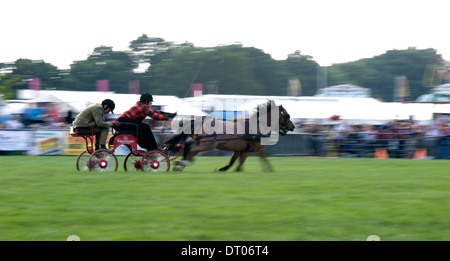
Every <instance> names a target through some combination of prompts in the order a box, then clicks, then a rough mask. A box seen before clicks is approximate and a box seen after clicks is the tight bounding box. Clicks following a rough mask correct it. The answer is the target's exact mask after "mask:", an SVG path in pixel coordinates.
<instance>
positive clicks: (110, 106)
mask: <svg viewBox="0 0 450 261" xmlns="http://www.w3.org/2000/svg"><path fill="white" fill-rule="evenodd" d="M105 105H108V108H110V109H111V113H112V114H114V112H113V110H114V108H116V104H115V103H114V102H113V101H112V100H110V99H105V100H103V101H102V107H104V106H105Z"/></svg>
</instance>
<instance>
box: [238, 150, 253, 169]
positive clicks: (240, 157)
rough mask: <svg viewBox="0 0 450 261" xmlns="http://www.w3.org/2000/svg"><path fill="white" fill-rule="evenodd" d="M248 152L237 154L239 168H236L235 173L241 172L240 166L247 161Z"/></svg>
mask: <svg viewBox="0 0 450 261" xmlns="http://www.w3.org/2000/svg"><path fill="white" fill-rule="evenodd" d="M249 154H250V152H247V151H244V152H241V153H240V154H239V166H238V167H237V169H236V171H242V164H244V161H245V160H246V159H247V157H248V155H249Z"/></svg>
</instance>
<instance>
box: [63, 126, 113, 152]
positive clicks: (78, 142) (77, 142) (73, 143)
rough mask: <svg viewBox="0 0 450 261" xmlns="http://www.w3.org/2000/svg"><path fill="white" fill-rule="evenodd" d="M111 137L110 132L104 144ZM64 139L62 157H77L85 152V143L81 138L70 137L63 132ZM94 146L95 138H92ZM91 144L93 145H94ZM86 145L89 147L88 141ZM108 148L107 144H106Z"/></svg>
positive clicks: (67, 133)
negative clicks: (64, 144)
mask: <svg viewBox="0 0 450 261" xmlns="http://www.w3.org/2000/svg"><path fill="white" fill-rule="evenodd" d="M111 137H112V134H111V132H109V133H108V137H107V138H106V142H108V141H109V139H110V138H111ZM65 139H66V141H67V144H66V147H65V151H64V153H61V154H64V155H79V154H80V153H81V152H83V151H85V150H86V141H85V140H84V139H83V138H82V137H72V135H71V134H70V133H69V132H68V131H67V132H65ZM94 144H95V137H94ZM94 144H93V145H94ZM88 145H89V146H91V142H90V141H89V140H88ZM94 146H95V145H94ZM106 146H107V147H108V144H106Z"/></svg>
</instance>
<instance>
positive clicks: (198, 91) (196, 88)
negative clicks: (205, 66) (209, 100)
mask: <svg viewBox="0 0 450 261" xmlns="http://www.w3.org/2000/svg"><path fill="white" fill-rule="evenodd" d="M191 96H192V97H199V96H203V84H201V83H193V84H191Z"/></svg>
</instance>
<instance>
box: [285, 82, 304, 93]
mask: <svg viewBox="0 0 450 261" xmlns="http://www.w3.org/2000/svg"><path fill="white" fill-rule="evenodd" d="M288 95H289V96H301V95H302V85H301V83H300V79H299V78H290V79H289V80H288Z"/></svg>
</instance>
